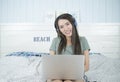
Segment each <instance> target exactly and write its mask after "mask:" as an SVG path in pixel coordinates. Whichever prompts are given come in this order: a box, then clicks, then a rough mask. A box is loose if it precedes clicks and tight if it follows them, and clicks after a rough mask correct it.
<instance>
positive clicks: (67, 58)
mask: <svg viewBox="0 0 120 82" xmlns="http://www.w3.org/2000/svg"><path fill="white" fill-rule="evenodd" d="M41 67H42V69H41V76H42V78H44V79H65V80H66V79H71V80H80V79H83V76H84V55H47V56H43V57H42V62H41Z"/></svg>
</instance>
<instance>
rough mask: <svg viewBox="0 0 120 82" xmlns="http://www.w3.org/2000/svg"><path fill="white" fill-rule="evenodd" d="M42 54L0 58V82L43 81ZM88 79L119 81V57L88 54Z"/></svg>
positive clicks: (31, 53) (21, 54)
mask: <svg viewBox="0 0 120 82" xmlns="http://www.w3.org/2000/svg"><path fill="white" fill-rule="evenodd" d="M42 55H49V54H48V53H36V52H14V53H11V54H7V56H4V57H1V58H0V82H45V80H44V79H42V78H41V75H40V62H41V56H42ZM85 74H86V75H87V77H88V81H97V82H120V78H119V77H120V59H112V58H107V57H105V56H103V55H102V54H92V55H90V69H89V71H88V72H86V73H85Z"/></svg>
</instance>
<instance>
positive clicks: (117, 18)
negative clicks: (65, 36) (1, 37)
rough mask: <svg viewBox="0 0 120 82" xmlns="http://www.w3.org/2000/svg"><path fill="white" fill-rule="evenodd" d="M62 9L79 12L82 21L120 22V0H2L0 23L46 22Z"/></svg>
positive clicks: (0, 1)
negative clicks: (46, 19) (47, 17)
mask: <svg viewBox="0 0 120 82" xmlns="http://www.w3.org/2000/svg"><path fill="white" fill-rule="evenodd" d="M60 11H71V12H76V11H77V12H79V14H80V22H81V23H120V0H0V23H44V20H43V18H45V17H46V13H47V14H48V15H49V13H55V12H60ZM48 15H47V16H48Z"/></svg>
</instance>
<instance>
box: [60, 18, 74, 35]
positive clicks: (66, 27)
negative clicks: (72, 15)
mask: <svg viewBox="0 0 120 82" xmlns="http://www.w3.org/2000/svg"><path fill="white" fill-rule="evenodd" d="M58 26H59V30H60V32H62V34H63V35H65V36H66V37H71V36H72V24H71V23H70V22H69V21H68V20H66V19H60V20H59V21H58Z"/></svg>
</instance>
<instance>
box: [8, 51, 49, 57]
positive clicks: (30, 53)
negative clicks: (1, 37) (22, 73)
mask: <svg viewBox="0 0 120 82" xmlns="http://www.w3.org/2000/svg"><path fill="white" fill-rule="evenodd" d="M42 55H49V53H37V52H26V51H22V52H13V53H10V54H8V55H7V56H27V57H28V56H39V57H41V56H42Z"/></svg>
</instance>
